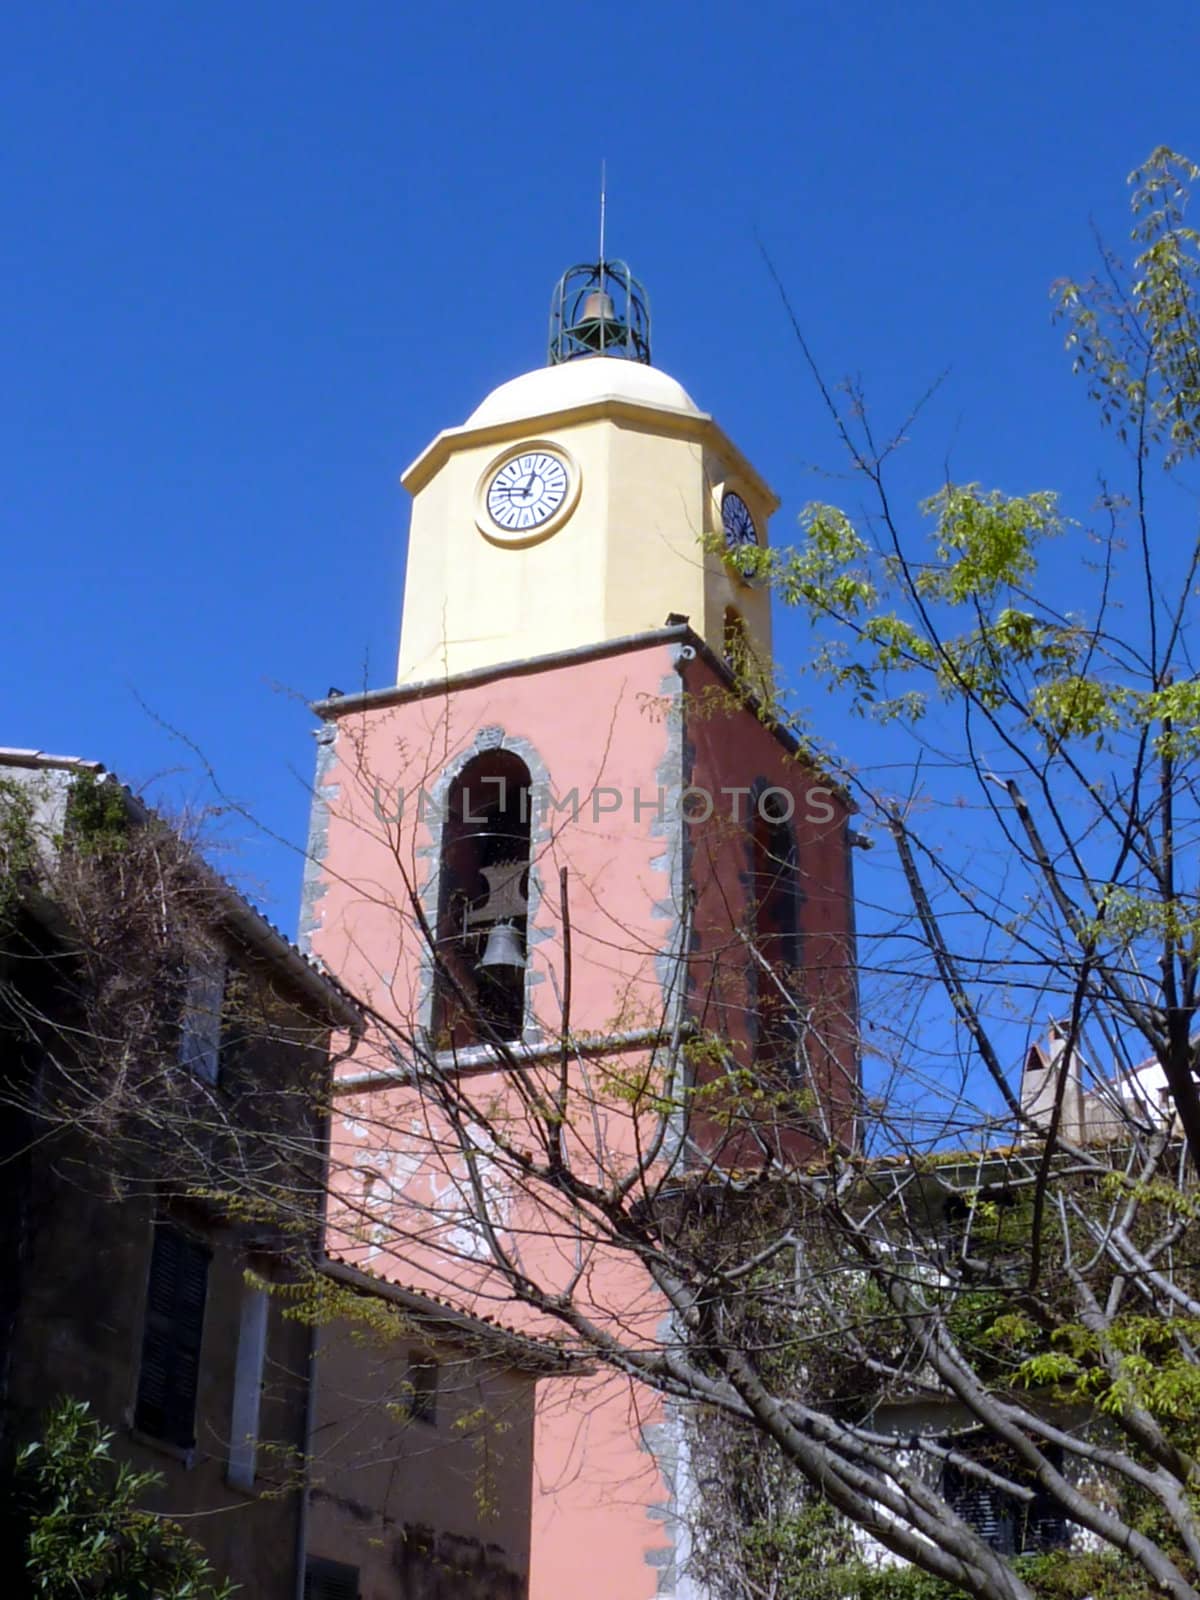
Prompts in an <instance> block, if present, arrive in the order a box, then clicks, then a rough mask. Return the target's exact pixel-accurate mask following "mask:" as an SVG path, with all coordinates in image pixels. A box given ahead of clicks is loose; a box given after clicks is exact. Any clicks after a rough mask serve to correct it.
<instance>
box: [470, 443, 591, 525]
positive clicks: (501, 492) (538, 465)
mask: <svg viewBox="0 0 1200 1600" xmlns="http://www.w3.org/2000/svg"><path fill="white" fill-rule="evenodd" d="M569 489H570V478H569V476H568V474H567V464H566V462H565V461H564V460H563V459H562V457H561V456H558V455H555V454H554V453H553V451H550V450H525V451H522V453H521V454H520V455H516V456H510V457H509V459H508V460H507V461H506V462H504V464H503V465H502V466H500V467H498V468H497V469H496V471H495V472H494V473H493V474H492V478H491V481H490V483H489V484H488V486H487V497H486V505H487V512H488V516H489V517H491V519H492V521H493V522H494V523H495V524H496V526H497V527H498V528H503V529H504V531H505V533H524V532H525V531H526V530H532V529H534V528H540V527H541V525H542V524H543V523H544V522H549V520H550V518H551V517H552V516H554V514H555V512H556V511H558V510H559V508H560V507H561V506H562V504H563V502H564V501H565V500H566V498H567V492H568V490H569Z"/></svg>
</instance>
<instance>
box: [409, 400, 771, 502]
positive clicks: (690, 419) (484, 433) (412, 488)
mask: <svg viewBox="0 0 1200 1600" xmlns="http://www.w3.org/2000/svg"><path fill="white" fill-rule="evenodd" d="M605 419H607V420H609V421H612V422H616V423H617V424H628V425H629V426H631V427H636V428H639V429H640V430H641V431H642V432H649V433H656V434H658V435H660V436H661V437H664V438H672V439H694V440H695V441H696V443H697V444H701V445H704V446H705V447H706V448H707V449H708V450H710V451H711V452H712V453H713V454H714V455H717V456H719V457H720V458H721V459H722V460H723V461H726V462H728V464H729V468H730V470H731V472H732V473H733V474H734V475H736V476H737V477H738V478H739V479H740V480H741V481H742V482H743V483H746V484H748V485H749V486H750V487H751V488H752V489H753V490H754V492H755V493H756V494H757V495H759V496H760V497H761V499H762V501H763V504H764V509H765V511H766V513H767V515H773V514H774V513H775V512H776V511H778V509H779V505H780V500H779V496H778V495H777V494H776V493H775V491H774V490H773V489H772V488H771V486H770V485H769V484H768V483H767V482H766V480H765V479H764V478H763V477H762V476H761V475H760V474H759V472H758V471H757V470H756V468H755V467H754V466H753V465H752V464H751V463H750V461H749V460H747V458H746V457H745V456H744V455H743V454H742V452H741V451H740V450H739V449H738V447H737V446H736V445H735V444H734V443H733V441H732V439H730V437H729V435H728V434H727V433H726V432H725V431H724V429H723V428H721V427H720V426H719V425H718V423H717V422H716V421H715V420H714V418H713V417H712V416H711V415H709V414H708V413H707V412H703V411H689V410H684V409H683V408H682V407H679V408H676V407H672V406H660V405H647V404H646V403H644V402H641V401H636V400H629V399H626V398H624V397H622V396H619V395H608V396H602V397H600V398H598V399H595V400H587V401H584V402H582V403H580V404H579V405H574V406H567V407H563V408H560V409H557V410H552V411H543V412H539V413H537V414H535V415H532V416H528V417H511V418H505V419H504V420H503V421H497V422H493V423H485V424H483V425H482V426H478V425H476V426H472V425H471V424H470V423H465V424H463V426H461V427H458V428H443V430H442V431H441V433H439V434H438V435H437V437H436V438H435V439H434V440H433V441H432V443H430V444H429V445H427V446H426V448H425V449H424V450H423V451H422V452H421V454H420V455H419V456H418V457H417V458H416V460H415V461H414V462H413V463H412V465H411V466H409V467H408V468H406V470H405V471H404V472H403V473H401V475H400V482H401V483H402V484H403V485H404V487H405V488H406V489H407V490H408V492H409V493H410V494H416V493H418V491H419V490H421V489H422V488H424V486H425V485H426V484H427V483H428V482H429V480H430V479H431V478H432V477H433V476H434V475H435V474H436V473H437V471H438V470H439V468H441V467H442V466H443V465H444V464H445V463H446V461H448V460H449V458H450V457H451V456H452V455H453V454H454V453H455V452H456V451H458V450H461V449H464V448H469V447H472V446H475V445H487V444H497V445H503V444H507V443H509V442H510V441H512V440H517V439H522V438H526V437H528V436H531V435H534V434H543V433H546V432H549V431H552V430H556V429H559V428H567V427H572V426H575V425H577V424H579V423H585V422H594V421H597V420H605Z"/></svg>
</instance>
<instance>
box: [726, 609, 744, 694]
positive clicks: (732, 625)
mask: <svg viewBox="0 0 1200 1600" xmlns="http://www.w3.org/2000/svg"><path fill="white" fill-rule="evenodd" d="M721 654H722V655H723V656H724V658H725V665H726V666H727V667H728V668H729V670H730V672H732V673H733V674H734V675H735V676H737V677H740V676H741V675H742V674H743V673H744V672H745V671H746V668H747V667H748V665H749V663H750V635H749V633H747V631H746V619H745V617H743V616H742V613H741V612H740V611H739V610H738V609H737V607H736V606H726V607H725V618H724V627H723V629H722V634H721Z"/></svg>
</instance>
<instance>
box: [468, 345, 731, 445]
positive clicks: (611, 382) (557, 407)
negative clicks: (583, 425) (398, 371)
mask: <svg viewBox="0 0 1200 1600" xmlns="http://www.w3.org/2000/svg"><path fill="white" fill-rule="evenodd" d="M596 400H630V401H632V402H633V403H634V404H635V405H642V406H654V407H657V408H658V409H659V410H660V411H690V412H692V414H693V415H694V416H699V415H700V414H701V412H700V408H699V407H698V406H697V405H696V403H695V401H694V400H693V399H692V397H691V395H689V394H688V392H687V390H686V389H685V388H684V387H683V385H682V384H681V383H676V382H675V379H674V378H669V377H668V376H667V374H666V373H665V372H660V371H659V370H658V368H657V367H647V366H644V365H643V364H642V363H641V362H640V361H622V360H619V359H618V358H617V357H615V356H584V357H581V358H580V359H578V360H576V361H564V362H563V363H562V365H561V366H557V367H538V369H537V370H536V371H535V372H526V373H523V374H522V375H521V376H520V377H519V378H510V379H509V381H508V382H507V383H502V384H501V385H500V387H499V388H498V389H493V390H492V392H491V394H489V395H488V397H487V399H486V400H484V401H483V403H482V404H481V405H478V406H476V407H475V409H474V411H472V413H471V415H470V416H469V417H468V418H467V421H466V426H467V427H468V428H486V427H491V426H493V425H494V424H496V423H501V422H516V421H519V420H520V419H521V418H523V417H541V416H545V415H546V414H547V413H549V412H552V411H566V410H568V409H569V408H571V407H573V406H582V405H588V404H590V403H592V402H593V401H596Z"/></svg>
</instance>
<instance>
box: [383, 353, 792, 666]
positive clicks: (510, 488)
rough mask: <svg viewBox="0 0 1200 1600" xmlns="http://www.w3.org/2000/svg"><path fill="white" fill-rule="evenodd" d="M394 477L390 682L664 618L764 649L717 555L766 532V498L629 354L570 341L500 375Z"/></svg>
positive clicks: (737, 583)
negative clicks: (566, 355) (397, 485)
mask: <svg viewBox="0 0 1200 1600" xmlns="http://www.w3.org/2000/svg"><path fill="white" fill-rule="evenodd" d="M402 482H403V483H404V486H405V487H406V488H407V489H408V490H409V491H410V492H411V494H412V496H413V508H412V525H411V532H410V535H409V550H408V569H407V576H406V579H405V588H404V595H405V599H404V615H403V622H402V626H401V635H400V659H399V665H398V672H397V678H398V682H399V683H400V684H406V683H414V682H423V681H426V680H429V679H434V678H442V677H456V676H458V675H459V674H461V673H464V672H470V671H473V670H477V669H482V668H488V667H494V666H498V665H501V664H504V663H508V662H512V661H518V660H523V659H528V658H530V657H534V656H543V655H549V654H552V653H556V652H559V651H563V650H570V649H576V648H578V647H580V646H589V645H595V644H601V643H603V642H605V641H607V640H611V639H619V638H623V637H624V636H626V635H628V634H635V633H640V632H643V631H645V630H646V629H648V628H657V627H661V626H662V625H663V623H664V622H665V621H666V619H667V617H668V616H674V617H676V618H684V617H686V618H687V619H688V620H689V621H690V623H691V625H692V627H693V629H694V630H695V631H696V632H697V633H698V634H700V635H701V637H702V638H703V639H704V640H705V642H706V643H707V644H708V645H709V646H710V647H711V648H712V649H713V650H714V651H715V652H717V653H718V654H724V655H726V656H729V655H730V654H731V652H732V651H734V650H743V651H744V650H746V649H747V648H748V650H749V652H750V653H751V654H752V655H753V657H754V658H756V659H757V660H758V661H759V662H760V663H762V664H763V666H764V667H765V666H766V664H767V663H768V662H769V661H770V657H771V620H770V603H769V597H768V595H767V594H766V592H765V591H764V590H762V589H760V588H755V587H754V586H753V585H751V584H749V583H747V582H746V581H745V580H744V579H743V578H742V577H740V576H739V574H738V572H737V570H736V565H735V563H734V562H733V561H732V560H730V559H728V558H727V556H726V555H725V554H723V553H722V550H723V547H724V546H725V545H726V542H727V541H728V543H729V545H730V546H733V545H734V544H736V541H737V540H738V539H739V538H740V539H741V540H743V541H745V540H749V539H754V540H757V541H758V542H759V543H762V544H765V543H766V529H767V521H768V518H769V517H770V515H771V514H772V512H774V511H775V510H776V509H777V507H778V504H779V502H778V500H777V499H776V497H775V495H774V494H773V493H772V492H771V490H770V489H769V488H768V486H767V484H766V483H765V482H764V481H763V479H762V478H761V477H760V476H759V474H758V473H757V472H756V471H755V469H754V467H753V466H751V464H750V463H749V461H747V460H746V458H745V456H743V455H742V453H741V451H740V450H738V449H737V447H736V446H735V445H734V444H733V443H732V441H731V440H730V439H729V438H728V437H727V436H726V435H725V434H724V433H723V432H722V430H721V429H720V428H719V427H718V425H717V424H716V422H715V421H714V420H713V418H712V417H711V416H709V415H708V414H706V413H705V412H703V411H701V410H700V409H699V407H698V406H697V405H696V404H695V402H694V401H693V400H692V399H691V397H690V396H689V395H688V394H687V392H686V390H684V388H683V387H682V385H680V384H679V383H677V382H676V381H675V380H674V379H673V378H671V377H668V376H667V374H666V373H664V372H660V371H658V370H657V369H655V368H653V367H651V366H649V365H646V364H644V361H643V360H641V359H633V360H627V359H619V358H617V357H615V356H611V355H605V354H595V355H593V354H587V353H581V354H579V355H577V356H576V358H575V359H572V360H566V361H561V362H559V363H558V364H554V365H550V366H547V367H543V368H540V369H538V370H537V371H534V372H529V373H526V374H524V375H523V376H522V377H519V378H514V379H512V380H511V381H510V382H508V383H504V384H502V385H501V386H500V387H499V388H498V389H495V390H494V391H493V392H492V393H491V394H490V395H488V397H487V398H486V399H485V400H484V401H483V403H482V404H481V405H480V406H478V407H477V408H476V410H475V411H474V412H472V414H471V416H470V417H468V419H467V421H466V422H465V423H464V424H463V426H461V427H458V428H448V429H446V430H445V431H444V432H442V433H440V434H438V436H437V438H436V439H434V441H433V443H432V444H430V445H429V447H428V448H427V449H426V450H425V451H423V452H422V454H421V455H420V456H419V457H418V458H417V460H416V461H414V462H413V464H412V466H410V467H409V468H408V470H407V472H405V473H404V475H403V478H402ZM730 508H735V509H736V513H737V515H738V516H740V517H741V518H742V523H741V532H740V534H739V533H737V532H736V531H735V530H734V527H733V521H731V514H730ZM734 520H736V518H735V519H734Z"/></svg>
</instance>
